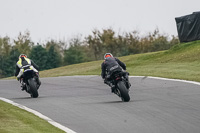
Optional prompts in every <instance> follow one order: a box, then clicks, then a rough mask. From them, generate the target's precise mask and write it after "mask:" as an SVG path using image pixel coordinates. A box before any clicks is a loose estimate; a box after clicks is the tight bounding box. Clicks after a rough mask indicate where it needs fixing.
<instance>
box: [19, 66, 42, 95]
mask: <svg viewBox="0 0 200 133" xmlns="http://www.w3.org/2000/svg"><path fill="white" fill-rule="evenodd" d="M36 78H37V75H36V73H35V72H34V71H33V70H28V71H25V72H24V73H23V76H22V78H21V84H22V90H25V91H26V92H27V93H29V94H30V95H31V97H33V98H37V97H38V96H39V94H38V89H39V85H38V83H37V81H36Z"/></svg>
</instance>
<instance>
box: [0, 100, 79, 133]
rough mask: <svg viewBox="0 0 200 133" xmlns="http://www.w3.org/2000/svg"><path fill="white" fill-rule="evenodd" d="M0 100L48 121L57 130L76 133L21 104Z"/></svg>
mask: <svg viewBox="0 0 200 133" xmlns="http://www.w3.org/2000/svg"><path fill="white" fill-rule="evenodd" d="M0 100H2V101H4V102H7V103H10V104H12V105H14V106H17V107H19V108H21V109H23V110H26V111H28V112H31V113H33V114H35V115H36V116H38V117H40V118H42V119H43V120H46V121H48V122H49V123H50V124H52V125H53V126H55V127H57V128H59V129H61V130H63V131H65V132H67V133H76V132H75V131H73V130H71V129H69V128H67V127H65V126H63V125H61V124H59V123H57V122H55V121H53V120H52V119H50V118H49V117H47V116H45V115H43V114H41V113H39V112H37V111H35V110H33V109H30V108H28V107H26V106H23V105H21V104H18V103H15V102H13V101H11V100H9V99H6V98H2V97H0Z"/></svg>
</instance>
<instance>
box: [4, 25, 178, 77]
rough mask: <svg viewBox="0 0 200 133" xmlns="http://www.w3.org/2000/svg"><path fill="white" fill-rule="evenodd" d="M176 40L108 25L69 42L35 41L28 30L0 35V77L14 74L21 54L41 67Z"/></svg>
mask: <svg viewBox="0 0 200 133" xmlns="http://www.w3.org/2000/svg"><path fill="white" fill-rule="evenodd" d="M178 43H179V39H178V37H175V36H169V35H166V34H161V33H160V32H159V30H158V29H155V30H154V31H153V32H149V33H148V34H147V35H145V36H141V35H140V34H139V32H138V31H133V32H125V33H123V34H116V33H115V32H114V31H113V30H112V29H111V28H109V29H103V30H102V31H100V30H93V32H92V34H91V35H88V36H86V37H85V38H84V39H81V36H77V37H74V38H72V39H70V40H69V41H61V40H59V41H57V40H53V39H52V40H50V41H47V42H46V43H44V44H39V43H37V44H35V43H34V42H33V41H32V40H31V37H30V33H29V31H26V32H25V33H24V34H22V33H19V35H18V37H17V39H11V38H10V37H8V36H6V37H0V62H1V63H0V78H2V77H9V76H13V75H14V72H15V64H16V61H17V60H18V56H19V55H20V54H21V53H23V54H26V55H27V56H28V57H29V58H30V59H32V60H33V61H34V62H35V63H36V64H37V65H38V66H39V67H40V70H46V69H51V68H56V67H60V66H64V65H70V64H76V63H82V62H88V61H94V60H101V59H103V56H104V54H105V53H108V52H109V53H112V54H113V55H114V56H116V57H120V56H125V55H130V54H139V53H146V52H155V51H161V50H167V49H169V48H171V47H172V46H174V45H176V44H178Z"/></svg>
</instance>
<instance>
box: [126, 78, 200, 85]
mask: <svg viewBox="0 0 200 133" xmlns="http://www.w3.org/2000/svg"><path fill="white" fill-rule="evenodd" d="M129 77H136V78H137V77H139V78H151V79H159V80H170V81H178V82H185V83H190V84H195V85H200V82H195V81H188V80H181V79H169V78H160V77H151V76H129Z"/></svg>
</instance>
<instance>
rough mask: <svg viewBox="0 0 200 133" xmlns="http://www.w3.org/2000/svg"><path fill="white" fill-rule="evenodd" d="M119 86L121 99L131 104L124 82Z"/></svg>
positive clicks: (118, 84) (119, 83)
mask: <svg viewBox="0 0 200 133" xmlns="http://www.w3.org/2000/svg"><path fill="white" fill-rule="evenodd" d="M117 86H118V89H119V91H120V93H121V99H122V101H124V102H129V101H130V96H129V94H128V89H127V88H126V86H125V84H124V82H122V81H119V82H118V83H117Z"/></svg>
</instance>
